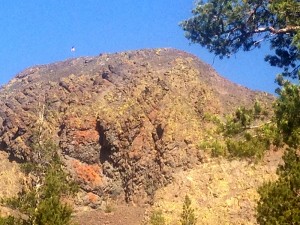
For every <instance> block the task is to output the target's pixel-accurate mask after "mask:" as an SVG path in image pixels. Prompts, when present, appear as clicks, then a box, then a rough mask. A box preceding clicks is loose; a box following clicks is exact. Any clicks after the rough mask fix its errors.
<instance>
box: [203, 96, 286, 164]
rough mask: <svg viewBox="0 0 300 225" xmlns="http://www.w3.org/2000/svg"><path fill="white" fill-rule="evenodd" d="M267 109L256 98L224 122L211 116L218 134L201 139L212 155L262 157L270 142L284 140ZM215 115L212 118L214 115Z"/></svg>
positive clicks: (274, 142) (277, 142)
mask: <svg viewBox="0 0 300 225" xmlns="http://www.w3.org/2000/svg"><path fill="white" fill-rule="evenodd" d="M268 114H269V113H268V112H267V110H266V109H264V107H262V106H261V104H260V103H259V102H258V101H256V102H255V103H254V106H253V108H250V109H246V108H245V107H240V108H238V109H237V110H236V111H235V112H234V113H233V114H232V115H230V116H228V117H227V118H226V119H225V121H224V122H222V121H221V119H216V118H215V117H212V116H210V117H208V119H209V121H212V122H214V123H215V125H216V126H217V129H216V131H215V134H212V135H211V136H210V137H209V139H208V140H204V141H203V142H201V143H200V145H199V147H200V148H202V149H207V150H210V152H211V155H212V156H213V157H217V156H229V157H239V158H254V159H260V158H261V157H262V156H263V155H264V152H265V151H266V150H267V149H269V147H270V145H271V144H276V145H279V144H280V143H281V139H280V135H279V134H278V132H277V129H276V124H275V122H273V120H269V118H268ZM211 118H213V119H211Z"/></svg>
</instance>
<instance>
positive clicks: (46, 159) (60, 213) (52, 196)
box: [3, 141, 78, 225]
mask: <svg viewBox="0 0 300 225" xmlns="http://www.w3.org/2000/svg"><path fill="white" fill-rule="evenodd" d="M34 151H36V152H35V153H36V154H35V155H34V156H35V157H33V160H32V162H31V163H26V164H24V166H23V170H24V171H25V172H26V174H28V175H31V177H33V180H32V185H31V186H30V187H29V190H26V191H25V190H23V191H22V192H21V193H19V195H18V196H17V197H14V198H10V199H5V200H4V202H5V203H6V205H7V206H9V207H11V208H12V209H16V210H18V211H19V212H20V213H22V214H24V215H26V216H27V217H28V219H26V220H24V219H21V218H13V217H9V218H7V219H3V220H4V221H7V222H6V223H7V224H9V222H10V223H12V224H39V225H66V224H70V219H71V213H72V209H71V208H70V206H68V205H67V204H65V203H63V202H62V198H64V197H67V196H69V195H73V194H75V193H76V192H77V190H78V187H77V185H76V184H75V183H73V182H71V181H69V179H68V176H67V174H66V173H65V172H64V171H63V169H62V164H61V161H60V158H59V156H58V153H57V147H56V145H55V144H53V142H51V141H46V142H45V143H42V142H40V143H39V144H38V145H35V146H34ZM11 221H12V222H11ZM4 224H5V223H4Z"/></svg>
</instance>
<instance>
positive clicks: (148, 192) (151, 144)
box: [0, 49, 273, 203]
mask: <svg viewBox="0 0 300 225" xmlns="http://www.w3.org/2000/svg"><path fill="white" fill-rule="evenodd" d="M272 98H273V97H272V96H269V95H267V94H265V93H260V92H253V91H250V90H248V89H246V88H244V87H241V86H239V85H236V84H233V83H231V82H229V81H228V80H226V79H224V78H222V77H220V76H219V75H218V74H217V73H216V72H215V71H214V70H213V69H212V68H211V67H210V66H208V65H206V64H205V63H203V62H201V61H200V60H199V59H198V58H196V57H195V56H193V55H190V54H188V53H185V52H182V51H178V50H174V49H154V50H140V51H128V52H124V53H117V54H102V55H100V56H97V57H82V58H76V59H69V60H66V61H64V62H58V63H54V64H49V65H43V66H36V67H32V68H29V69H27V70H25V71H23V72H21V73H20V74H18V75H17V76H16V77H15V78H14V79H13V80H12V81H11V82H10V83H8V84H7V85H6V86H4V87H3V88H2V89H1V91H0V145H1V149H3V150H5V151H7V152H8V153H10V154H11V156H12V157H14V158H15V159H18V160H20V161H26V160H30V159H31V158H32V157H33V153H32V149H31V148H30V143H31V141H32V137H33V136H34V134H35V132H37V131H38V132H40V133H42V134H43V135H45V136H47V137H51V139H53V140H55V141H56V142H57V144H58V145H59V147H60V154H61V155H62V156H63V157H64V159H65V164H66V167H67V168H68V169H69V171H71V173H72V175H73V177H74V178H75V179H77V180H78V181H79V182H80V184H81V187H82V188H83V190H85V191H86V192H87V193H88V194H89V195H88V196H90V197H89V198H90V201H92V200H93V199H94V200H95V199H97V198H99V197H103V196H105V195H109V196H110V197H112V198H116V199H122V200H125V201H134V202H136V203H143V202H147V201H149V200H151V198H152V197H153V194H154V192H155V190H156V189H157V188H158V187H160V186H163V185H165V184H167V183H168V182H169V181H170V180H171V179H172V174H173V172H174V171H176V169H177V168H188V167H192V166H193V165H195V164H197V163H201V161H202V160H203V157H204V156H203V152H202V151H201V150H200V149H198V147H197V145H198V143H199V142H200V141H201V139H202V138H203V136H204V134H205V132H206V129H209V126H208V124H207V122H205V121H204V120H203V117H204V116H205V114H207V113H210V114H219V115H224V114H226V113H229V112H231V111H232V110H234V109H235V108H236V107H237V106H239V105H250V104H252V103H253V102H254V101H255V100H256V99H264V100H268V101H269V100H272ZM95 201H96V202H97V200H95Z"/></svg>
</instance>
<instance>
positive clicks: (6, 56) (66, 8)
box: [0, 0, 279, 93]
mask: <svg viewBox="0 0 300 225" xmlns="http://www.w3.org/2000/svg"><path fill="white" fill-rule="evenodd" d="M194 2H195V1H194V0H119V1H117V0H11V1H2V3H1V7H0V27H1V35H0V45H1V47H0V62H1V63H0V84H4V83H7V82H8V81H9V80H10V79H11V78H12V77H14V76H15V75H16V74H17V73H18V72H20V71H22V70H23V69H25V68H27V67H30V66H34V65H38V64H48V63H51V62H55V61H60V60H65V59H67V58H70V57H72V54H71V52H70V49H71V47H72V46H73V45H74V46H75V47H76V52H75V56H93V55H98V54H99V53H103V52H106V53H114V52H121V51H126V50H134V49H143V48H160V47H172V48H177V49H181V50H184V51H187V52H190V53H193V54H195V55H197V56H198V57H199V58H200V59H202V60H203V61H205V62H206V63H208V64H213V67H214V68H215V69H216V70H217V71H218V72H219V73H220V74H221V75H222V76H224V77H226V78H228V79H229V80H231V81H234V82H236V83H239V84H242V85H244V86H247V87H249V88H251V89H256V90H263V91H267V92H270V93H273V92H274V89H275V88H276V85H275V84H274V78H275V75H276V74H277V73H279V70H277V69H275V68H271V67H270V66H269V65H268V64H267V63H266V62H264V60H263V58H264V55H265V54H266V52H267V50H268V48H263V49H262V50H260V51H255V52H251V53H239V54H237V55H236V56H233V58H231V59H225V60H219V59H218V58H215V60H214V55H213V54H211V53H208V51H207V50H206V49H204V48H201V47H200V46H198V45H189V41H188V40H187V39H186V38H185V37H184V32H183V31H182V30H181V28H180V27H179V26H178V24H179V22H180V21H182V20H184V19H187V18H189V17H190V16H191V10H192V8H193V6H194ZM213 62H214V63H213Z"/></svg>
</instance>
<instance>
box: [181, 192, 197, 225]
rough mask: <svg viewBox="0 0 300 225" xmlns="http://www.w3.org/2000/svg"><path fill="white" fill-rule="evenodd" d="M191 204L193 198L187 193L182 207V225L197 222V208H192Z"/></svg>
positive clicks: (192, 224) (190, 224) (191, 224)
mask: <svg viewBox="0 0 300 225" xmlns="http://www.w3.org/2000/svg"><path fill="white" fill-rule="evenodd" d="M191 204H192V202H191V199H190V198H189V196H187V195H186V196H185V198H184V203H183V207H182V213H181V219H180V222H181V225H195V224H196V222H197V218H196V216H195V212H194V211H195V210H194V209H193V208H192V206H191Z"/></svg>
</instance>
